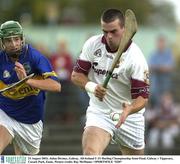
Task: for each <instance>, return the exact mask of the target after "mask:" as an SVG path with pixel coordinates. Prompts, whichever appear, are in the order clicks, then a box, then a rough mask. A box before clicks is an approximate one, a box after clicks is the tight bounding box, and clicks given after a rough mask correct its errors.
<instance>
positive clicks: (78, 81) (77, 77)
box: [71, 71, 89, 89]
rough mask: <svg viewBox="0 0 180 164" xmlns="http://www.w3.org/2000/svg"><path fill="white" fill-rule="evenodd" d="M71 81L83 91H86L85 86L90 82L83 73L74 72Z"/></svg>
mask: <svg viewBox="0 0 180 164" xmlns="http://www.w3.org/2000/svg"><path fill="white" fill-rule="evenodd" d="M71 81H72V82H73V83H74V84H75V85H77V86H79V87H80V88H82V89H85V85H86V84H87V82H88V81H89V79H88V77H87V76H86V75H84V74H82V73H77V72H74V71H73V73H72V75H71Z"/></svg>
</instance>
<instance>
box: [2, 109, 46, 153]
mask: <svg viewBox="0 0 180 164" xmlns="http://www.w3.org/2000/svg"><path fill="white" fill-rule="evenodd" d="M0 125H2V126H4V127H5V128H6V129H7V130H8V131H9V133H10V134H11V135H12V137H13V141H12V142H13V144H16V145H17V146H18V148H19V149H20V150H21V151H22V152H23V153H25V154H31V155H33V154H38V153H39V150H40V143H41V138H42V131H43V123H42V121H39V122H38V123H35V124H24V123H20V122H18V121H16V120H15V119H13V118H11V117H9V116H8V115H7V114H6V113H5V112H4V111H2V110H1V109H0Z"/></svg>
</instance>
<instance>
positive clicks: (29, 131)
mask: <svg viewBox="0 0 180 164" xmlns="http://www.w3.org/2000/svg"><path fill="white" fill-rule="evenodd" d="M0 38H1V44H2V51H0V89H3V88H6V87H7V86H9V85H11V84H13V83H15V82H18V81H19V80H21V79H23V78H25V77H26V76H27V75H30V74H32V73H34V74H35V76H34V77H32V78H30V79H28V80H27V81H25V82H24V83H23V84H21V85H18V86H17V87H14V88H12V89H10V90H8V91H5V92H3V93H1V94H0V154H1V153H2V152H3V150H4V149H5V148H6V147H7V146H8V145H9V144H11V143H12V144H13V146H14V151H15V154H16V155H21V154H30V155H33V154H37V153H38V152H39V150H40V142H41V138H42V131H43V115H44V102H45V91H54V92H60V90H61V85H60V83H59V82H58V79H57V77H56V74H55V72H54V71H53V70H52V67H51V65H50V63H49V61H48V60H47V58H46V57H45V56H43V55H42V54H41V53H40V52H39V51H37V50H36V49H34V48H33V47H32V46H30V45H28V44H25V41H24V35H23V29H22V27H21V25H20V24H19V23H18V22H16V21H7V22H5V23H3V24H2V25H1V27H0Z"/></svg>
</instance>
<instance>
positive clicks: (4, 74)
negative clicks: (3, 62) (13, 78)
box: [3, 70, 10, 78]
mask: <svg viewBox="0 0 180 164" xmlns="http://www.w3.org/2000/svg"><path fill="white" fill-rule="evenodd" d="M8 77H10V73H9V71H8V70H5V71H4V72H3V78H8Z"/></svg>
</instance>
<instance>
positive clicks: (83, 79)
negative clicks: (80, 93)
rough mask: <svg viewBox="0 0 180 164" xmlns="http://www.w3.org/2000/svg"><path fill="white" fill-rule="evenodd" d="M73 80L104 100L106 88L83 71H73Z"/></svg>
mask: <svg viewBox="0 0 180 164" xmlns="http://www.w3.org/2000/svg"><path fill="white" fill-rule="evenodd" d="M71 80H72V82H73V83H74V84H75V85H77V86H79V87H80V88H82V89H85V90H86V91H87V92H89V93H93V94H94V95H95V96H96V97H97V98H98V99H99V100H100V101H102V100H103V98H104V96H105V94H106V89H105V88H103V87H102V85H100V84H97V83H95V82H92V81H90V80H89V79H88V77H87V76H86V75H85V74H83V73H78V72H75V71H73V72H72V75H71Z"/></svg>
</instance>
